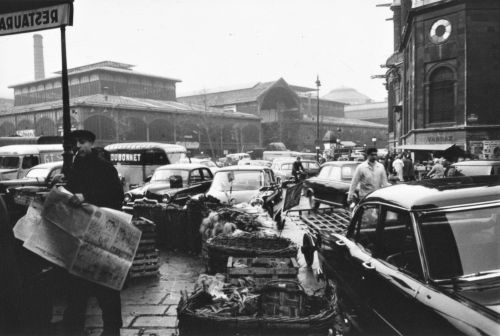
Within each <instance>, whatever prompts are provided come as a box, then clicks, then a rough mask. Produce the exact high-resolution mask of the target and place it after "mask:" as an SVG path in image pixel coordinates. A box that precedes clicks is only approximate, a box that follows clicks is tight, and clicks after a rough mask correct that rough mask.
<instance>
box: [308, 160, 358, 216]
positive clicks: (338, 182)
mask: <svg viewBox="0 0 500 336" xmlns="http://www.w3.org/2000/svg"><path fill="white" fill-rule="evenodd" d="M359 164H360V162H353V161H328V162H326V163H324V164H323V165H322V166H321V170H320V171H319V173H318V175H317V176H315V177H311V178H308V179H307V180H305V188H306V195H307V197H309V198H310V199H311V203H312V205H313V206H317V205H319V203H334V204H337V205H344V206H345V205H347V193H348V192H349V188H350V186H351V180H352V177H353V176H354V171H355V170H356V167H357V166H358V165H359Z"/></svg>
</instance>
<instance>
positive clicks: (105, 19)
mask: <svg viewBox="0 0 500 336" xmlns="http://www.w3.org/2000/svg"><path fill="white" fill-rule="evenodd" d="M387 2H391V1H389V0H385V1H384V0H343V1H341V0H141V1H137V0H75V2H74V20H73V26H71V27H68V28H67V30H66V40H67V42H66V43H67V59H68V67H69V68H71V67H76V66H81V65H85V64H90V63H94V62H99V61H103V60H112V61H117V62H123V63H128V64H133V65H135V66H136V67H135V68H134V70H135V71H138V72H144V73H149V74H154V75H159V76H164V77H170V78H177V79H180V80H182V82H181V83H179V84H178V85H177V93H178V95H181V94H182V93H185V92H190V91H195V90H204V89H214V88H218V87H228V86H233V85H239V84H250V83H257V82H266V81H273V80H277V79H278V78H280V77H283V78H284V79H285V80H286V81H287V82H288V83H289V84H294V85H301V86H307V87H312V88H314V87H315V84H314V82H315V81H316V75H317V74H318V75H319V77H320V80H321V83H322V86H321V91H320V95H324V94H326V93H328V92H329V91H330V90H332V89H334V88H337V87H339V86H348V87H353V88H355V89H357V90H358V91H360V92H362V93H364V94H366V95H368V96H369V97H371V98H372V99H375V100H377V101H381V100H384V99H385V97H386V95H387V93H386V90H385V88H384V86H383V82H384V81H383V80H382V79H371V78H370V76H372V75H377V74H383V73H384V69H381V68H380V64H383V63H385V61H386V59H387V58H388V57H389V56H390V55H391V53H392V51H393V32H392V21H386V18H389V17H391V16H392V12H391V11H390V10H389V9H388V8H387V7H375V5H376V4H379V3H387ZM40 33H41V34H42V35H43V43H44V56H45V75H46V77H50V76H52V75H53V73H54V72H55V71H59V70H60V69H61V48H60V45H61V44H60V43H61V42H60V30H59V29H52V30H45V31H41V32H40ZM33 79H34V70H33V33H25V34H20V35H12V36H0V97H2V98H12V97H13V90H12V89H8V86H9V85H13V84H18V83H23V82H26V81H31V80H33Z"/></svg>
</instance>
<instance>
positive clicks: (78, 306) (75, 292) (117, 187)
mask: <svg viewBox="0 0 500 336" xmlns="http://www.w3.org/2000/svg"><path fill="white" fill-rule="evenodd" d="M71 138H72V139H73V140H74V141H75V145H76V153H75V157H74V160H73V166H72V168H71V170H70V172H69V174H68V176H67V180H68V183H67V185H66V188H67V189H68V190H69V191H71V192H72V193H73V194H75V196H73V198H72V199H71V203H72V204H73V205H74V206H80V205H81V203H82V202H86V203H90V204H93V205H95V206H98V207H107V208H111V209H116V210H120V209H121V206H122V202H123V188H122V185H121V183H120V179H119V177H118V173H117V171H116V169H115V168H114V167H113V165H112V164H111V163H110V162H109V161H107V160H105V159H103V158H102V157H101V156H99V154H98V152H97V151H94V150H92V147H93V145H94V141H95V135H94V134H93V133H92V132H90V131H86V130H77V131H73V132H71ZM69 277H70V280H69V281H70V284H69V289H70V290H69V293H68V305H67V308H66V311H65V312H64V317H63V326H64V329H65V331H66V332H69V333H70V334H80V333H82V332H83V330H84V324H85V312H86V308H87V300H88V298H89V297H90V296H95V297H96V298H97V301H98V303H99V306H100V308H101V310H102V319H103V332H102V334H101V335H120V328H121V327H122V315H121V300H120V292H119V291H117V290H114V289H110V288H108V287H104V286H101V285H98V284H95V283H92V282H90V281H87V280H84V279H82V278H79V277H75V276H73V275H69Z"/></svg>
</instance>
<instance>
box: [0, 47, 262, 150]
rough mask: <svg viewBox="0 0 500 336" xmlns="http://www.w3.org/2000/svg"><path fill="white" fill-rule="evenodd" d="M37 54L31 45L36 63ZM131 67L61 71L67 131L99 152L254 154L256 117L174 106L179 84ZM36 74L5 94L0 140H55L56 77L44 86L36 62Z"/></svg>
mask: <svg viewBox="0 0 500 336" xmlns="http://www.w3.org/2000/svg"><path fill="white" fill-rule="evenodd" d="M36 53H37V51H36V39H35V59H37V57H36ZM39 63H40V62H39ZM41 64H43V62H42V63H41ZM132 67H133V66H132V65H129V64H124V63H118V62H112V61H104V62H99V63H95V64H89V65H85V66H81V67H77V68H73V69H68V77H69V91H70V111H71V125H72V128H74V129H87V130H90V131H92V132H94V133H95V134H96V136H97V139H96V144H98V145H100V146H105V145H107V144H110V143H117V142H129V141H130V142H134V141H156V142H165V143H177V144H182V145H185V146H186V147H187V148H188V149H191V150H192V151H193V152H202V151H204V152H205V153H206V154H211V155H214V156H215V155H222V153H223V152H238V151H241V150H242V149H245V150H248V149H252V148H256V147H260V146H261V142H260V140H261V125H260V118H259V117H257V116H255V115H252V114H248V113H240V112H233V111H227V110H226V111H225V110H223V109H217V108H211V107H206V106H197V105H193V104H191V105H187V104H183V103H179V102H177V101H176V83H178V82H180V80H178V79H173V78H166V77H159V76H154V75H149V74H143V73H138V72H135V71H133V70H132ZM37 70H38V73H37ZM35 74H36V77H35V78H37V77H38V78H37V79H36V80H34V81H30V82H27V83H22V84H16V85H12V86H11V88H13V89H14V106H13V107H12V108H9V109H7V110H6V111H4V112H3V113H2V114H1V115H0V136H9V135H13V134H16V132H19V131H24V134H27V133H28V132H31V133H32V134H33V135H34V136H39V135H60V134H62V113H63V112H62V100H61V77H60V76H55V77H52V78H45V76H44V74H43V72H42V74H40V68H39V67H37V66H36V61H35Z"/></svg>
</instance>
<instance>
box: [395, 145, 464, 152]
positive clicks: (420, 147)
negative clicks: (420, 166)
mask: <svg viewBox="0 0 500 336" xmlns="http://www.w3.org/2000/svg"><path fill="white" fill-rule="evenodd" d="M453 146H455V144H420V145H401V146H398V147H396V149H403V150H413V151H418V150H421V151H445V150H448V149H450V148H451V147H453Z"/></svg>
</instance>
